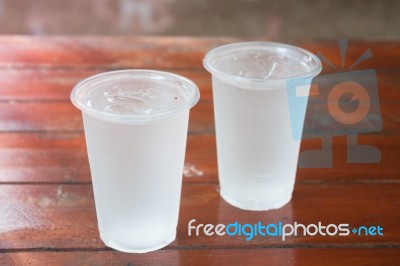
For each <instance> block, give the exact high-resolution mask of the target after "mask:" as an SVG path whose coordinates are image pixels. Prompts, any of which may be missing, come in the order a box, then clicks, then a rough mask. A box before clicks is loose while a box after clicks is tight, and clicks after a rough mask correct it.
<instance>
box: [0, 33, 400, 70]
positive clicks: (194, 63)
mask: <svg viewBox="0 0 400 266" xmlns="http://www.w3.org/2000/svg"><path fill="white" fill-rule="evenodd" d="M237 41H243V39H242V40H240V39H232V38H188V37H95V36H91V37H62V36H51V37H49V36H48V37H36V38H32V37H30V36H29V37H28V36H6V37H1V38H0V47H1V49H0V62H1V63H0V64H1V65H2V66H5V67H33V66H45V67H47V66H58V67H60V66H61V67H66V66H68V67H81V68H82V67H83V68H92V67H107V68H109V67H113V68H121V67H124V68H202V59H203V57H204V54H205V53H206V52H207V51H209V50H210V49H212V48H213V47H216V46H219V45H222V44H226V43H232V42H237ZM292 44H294V45H298V46H300V47H304V48H306V49H309V50H310V51H311V52H314V53H317V52H319V51H320V52H322V53H323V54H324V55H325V56H326V57H327V58H328V59H329V60H330V61H332V62H333V63H334V64H336V65H337V66H338V68H339V69H341V59H340V58H341V57H340V52H339V46H338V43H337V42H336V41H327V42H311V41H310V42H294V43H292ZM399 47H400V43H399V42H394V41H391V42H388V41H386V42H385V41H377V42H366V41H352V40H350V42H349V45H348V47H347V55H346V61H345V68H349V67H350V66H351V65H352V64H353V63H354V62H356V60H357V59H358V58H359V57H360V56H361V55H362V54H363V53H364V52H365V51H366V50H367V49H370V50H371V52H372V54H373V58H372V59H369V60H366V61H364V62H362V63H360V64H359V65H358V66H355V67H354V68H352V69H366V68H387V67H395V68H398V67H399V62H398V60H397V58H398V57H399V56H400V54H399V50H400V49H399ZM327 70H329V69H328V68H327Z"/></svg>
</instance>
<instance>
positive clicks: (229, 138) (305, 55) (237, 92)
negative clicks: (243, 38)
mask: <svg viewBox="0 0 400 266" xmlns="http://www.w3.org/2000/svg"><path fill="white" fill-rule="evenodd" d="M203 63H204V66H205V68H206V69H207V70H208V71H209V72H210V73H211V74H212V87H213V98H214V115H215V127H216V138H217V158H218V175H219V181H220V186H221V190H220V193H221V196H222V198H223V199H224V200H225V201H227V202H228V203H229V204H231V205H233V206H235V207H238V208H241V209H244V210H256V211H261V210H270V209H276V208H280V207H282V206H283V205H285V204H286V203H288V202H289V201H290V199H291V197H292V192H293V187H294V182H295V176H296V169H297V161H298V155H299V148H300V139H299V138H296V137H295V136H294V134H293V132H294V130H297V131H299V130H300V132H301V130H302V127H303V123H304V115H305V111H306V104H305V105H303V106H302V107H301V108H300V109H299V108H298V109H297V111H298V112H296V113H295V114H294V117H293V113H292V114H291V112H290V110H289V109H290V108H289V100H288V89H289V88H288V84H290V87H293V85H294V87H296V82H297V83H298V85H299V86H298V87H299V89H301V95H299V97H300V96H301V97H308V93H309V89H310V84H311V80H312V78H313V77H314V76H316V75H318V74H319V72H320V71H321V62H320V61H319V59H318V57H316V56H315V55H314V54H312V53H310V52H308V51H306V50H304V49H301V48H298V47H295V46H291V45H286V44H280V43H272V42H244V43H234V44H228V45H224V46H220V47H217V48H215V49H213V50H211V51H210V52H208V53H207V54H206V56H205V58H204V61H203ZM295 89H297V88H295ZM294 121H296V123H293V122H294ZM299 121H300V123H299ZM299 125H300V126H299ZM294 126H297V127H298V128H296V129H295V128H294Z"/></svg>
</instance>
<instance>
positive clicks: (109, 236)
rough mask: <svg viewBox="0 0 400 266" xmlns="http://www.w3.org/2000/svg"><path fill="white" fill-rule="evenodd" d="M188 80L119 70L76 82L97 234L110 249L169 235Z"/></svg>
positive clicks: (139, 249) (157, 241) (162, 242)
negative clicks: (94, 207) (90, 178)
mask: <svg viewBox="0 0 400 266" xmlns="http://www.w3.org/2000/svg"><path fill="white" fill-rule="evenodd" d="M199 96H200V94H199V90H198V88H197V87H196V85H195V84H194V83H193V82H191V81H190V80H188V79H186V78H184V77H181V76H178V75H175V74H172V73H167V72H161V71H152V70H122V71H113V72H106V73H103V74H99V75H95V76H92V77H89V78H87V79H85V80H83V81H81V82H79V83H78V84H77V85H76V86H75V87H74V89H73V91H72V93H71V101H72V103H73V104H74V105H75V106H76V107H77V108H79V109H80V110H81V111H82V116H83V123H84V129H85V136H86V143H87V151H88V156H89V163H90V169H91V174H92V181H93V190H94V198H95V205H96V213H97V220H98V226H99V231H100V237H101V239H102V240H103V242H104V243H105V244H106V245H107V246H109V247H111V248H114V249H116V250H119V251H124V252H132V253H144V252H149V251H153V250H157V249H160V248H162V247H164V246H166V245H168V244H169V243H171V242H172V241H173V240H174V239H175V237H176V227H177V223H178V214H179V203H180V194H181V184H182V171H183V164H184V156H185V147H186V137H187V128H188V119H189V109H190V108H191V107H193V106H194V105H195V104H196V103H197V101H198V100H199Z"/></svg>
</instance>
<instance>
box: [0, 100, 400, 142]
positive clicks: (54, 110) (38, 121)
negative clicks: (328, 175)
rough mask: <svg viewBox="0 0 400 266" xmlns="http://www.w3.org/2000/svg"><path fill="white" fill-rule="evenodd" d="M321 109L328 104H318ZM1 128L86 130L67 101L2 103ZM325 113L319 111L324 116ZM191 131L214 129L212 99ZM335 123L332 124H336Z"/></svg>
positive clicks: (388, 118) (391, 123) (395, 120)
mask: <svg viewBox="0 0 400 266" xmlns="http://www.w3.org/2000/svg"><path fill="white" fill-rule="evenodd" d="M319 106H320V107H321V110H325V108H326V107H324V106H323V105H319ZM0 110H1V112H0V131H18V132H20V131H44V130H45V131H60V130H61V131H79V130H82V129H83V125H82V118H81V113H80V111H79V110H78V109H77V108H75V107H74V106H73V105H72V103H70V102H69V101H67V102H19V101H6V102H0ZM380 111H381V115H382V124H383V129H382V130H381V131H379V134H399V133H400V127H399V126H400V123H399V121H400V109H399V108H398V105H397V104H396V103H395V102H393V103H387V104H381V105H380ZM325 113H326V112H320V113H316V114H314V115H315V119H324V118H325V116H326V114H325ZM190 114H191V116H190V122H189V132H191V133H208V132H213V131H214V114H213V103H212V101H200V102H199V103H198V104H197V105H196V106H195V107H193V108H192V109H191V113H190ZM335 126H336V124H333V125H332V127H335Z"/></svg>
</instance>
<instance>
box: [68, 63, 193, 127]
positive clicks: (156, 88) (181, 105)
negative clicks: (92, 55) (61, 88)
mask: <svg viewBox="0 0 400 266" xmlns="http://www.w3.org/2000/svg"><path fill="white" fill-rule="evenodd" d="M199 98H200V93H199V89H198V88H197V86H196V85H195V84H194V83H193V82H192V81H190V80H189V79H187V78H185V77H182V76H179V75H176V74H172V73H168V72H163V71H155V70H143V69H137V70H136V69H135V70H119V71H111V72H105V73H102V74H98V75H94V76H91V77H89V78H87V79H84V80H82V81H81V82H79V83H78V84H77V85H75V87H74V88H73V90H72V92H71V101H72V103H73V104H74V105H75V106H76V107H77V108H79V109H80V110H82V112H85V113H87V114H89V115H91V116H93V117H95V118H97V119H100V120H104V121H108V122H113V123H120V124H143V123H154V122H158V121H162V120H166V119H169V118H172V117H174V116H176V115H177V114H179V113H181V112H183V111H186V110H187V109H189V108H191V107H193V106H194V105H195V104H196V103H197V102H198V100H199Z"/></svg>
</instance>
